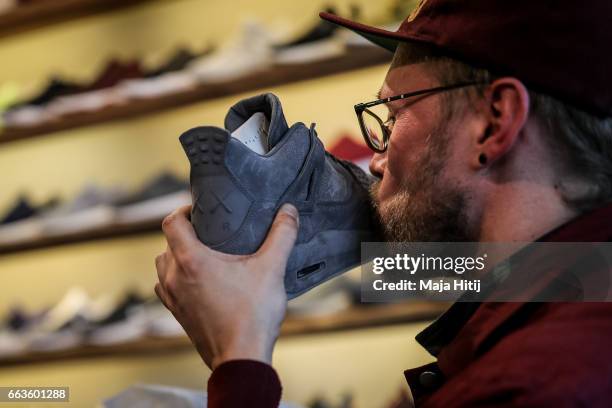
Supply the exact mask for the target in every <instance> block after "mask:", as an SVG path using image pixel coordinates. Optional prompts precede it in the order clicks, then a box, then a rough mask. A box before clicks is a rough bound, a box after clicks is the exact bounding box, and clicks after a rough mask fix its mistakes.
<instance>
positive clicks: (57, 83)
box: [3, 78, 83, 127]
mask: <svg viewBox="0 0 612 408" xmlns="http://www.w3.org/2000/svg"><path fill="white" fill-rule="evenodd" d="M82 90H83V87H81V86H80V85H78V84H75V83H73V82H68V81H64V80H61V79H59V78H52V79H51V81H50V82H49V84H48V85H47V87H46V88H45V89H44V90H43V91H42V92H41V93H40V94H38V95H37V96H35V97H33V98H32V99H29V100H27V101H24V102H21V103H18V104H15V105H13V106H11V107H10V108H9V109H8V110H7V111H6V112H4V114H3V121H4V123H5V124H6V125H8V126H14V127H27V126H35V125H38V124H39V123H41V122H45V121H48V120H51V119H52V118H53V117H54V115H53V114H52V113H51V112H50V111H49V110H48V109H47V106H46V105H47V104H48V103H49V102H51V101H53V100H54V99H56V98H59V97H61V96H64V95H70V94H74V93H77V92H81V91H82Z"/></svg>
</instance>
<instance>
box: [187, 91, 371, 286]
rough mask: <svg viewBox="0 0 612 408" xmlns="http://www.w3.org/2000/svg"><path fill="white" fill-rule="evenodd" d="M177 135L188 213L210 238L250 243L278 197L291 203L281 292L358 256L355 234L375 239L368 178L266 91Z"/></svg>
mask: <svg viewBox="0 0 612 408" xmlns="http://www.w3.org/2000/svg"><path fill="white" fill-rule="evenodd" d="M180 141H181V144H182V145H183V148H184V150H185V152H186V153H187V156H188V158H189V161H190V163H191V192H192V200H193V208H192V212H191V221H192V223H193V224H194V227H195V230H196V233H197V235H198V237H199V239H200V240H201V241H202V242H203V243H205V244H206V245H208V246H210V247H211V248H214V249H216V250H218V251H221V252H226V253H231V254H249V253H253V252H255V251H256V250H257V249H258V248H259V246H260V245H261V244H262V242H263V241H264V239H265V237H266V235H267V233H268V230H269V228H270V226H271V224H272V221H273V219H274V217H275V215H276V212H277V211H278V209H279V208H280V206H281V205H282V204H284V203H291V204H293V205H295V206H296V207H297V208H298V210H299V213H300V230H299V234H298V239H297V243H296V246H295V248H294V250H293V252H292V253H291V256H290V258H289V261H288V263H287V270H286V275H285V289H286V291H287V294H288V296H289V298H293V297H295V296H298V295H299V294H301V293H303V292H305V291H307V290H309V289H311V288H313V287H314V286H317V285H319V284H320V283H322V282H324V281H326V280H328V279H330V278H332V277H333V276H336V275H338V274H340V273H342V272H344V271H346V270H348V269H349V268H351V267H353V266H356V265H358V264H359V263H360V261H361V256H360V252H361V242H363V241H377V240H378V236H379V235H378V233H377V232H376V228H375V226H376V225H377V224H376V223H375V221H374V216H373V214H374V213H373V210H372V206H371V203H370V199H369V194H368V188H369V186H370V184H371V182H372V181H373V178H371V177H370V176H368V175H366V174H365V173H364V172H363V171H362V170H361V169H360V168H359V167H357V166H355V165H353V164H351V163H349V162H346V161H343V160H339V159H337V158H335V157H334V156H332V155H331V154H329V153H327V152H326V151H325V149H324V147H323V144H322V143H321V141H320V140H319V138H318V137H317V134H316V132H315V130H314V124H313V125H311V127H310V128H308V127H306V126H305V125H304V124H303V123H296V124H294V125H293V126H291V128H289V127H288V126H287V122H286V120H285V117H284V115H283V111H282V108H281V104H280V101H279V100H278V98H277V97H276V96H275V95H273V94H264V95H260V96H256V97H253V98H249V99H246V100H243V101H242V102H240V103H238V104H236V105H234V106H233V107H232V108H231V109H230V111H229V113H228V114H227V116H226V118H225V129H222V128H218V127H213V126H202V127H197V128H194V129H191V130H188V131H187V132H185V133H183V134H182V135H181V137H180ZM252 144H254V145H255V146H257V145H259V146H257V147H259V148H260V149H261V150H260V153H256V151H254V150H256V148H255V147H253V148H251V147H249V146H250V145H252ZM262 150H263V151H262Z"/></svg>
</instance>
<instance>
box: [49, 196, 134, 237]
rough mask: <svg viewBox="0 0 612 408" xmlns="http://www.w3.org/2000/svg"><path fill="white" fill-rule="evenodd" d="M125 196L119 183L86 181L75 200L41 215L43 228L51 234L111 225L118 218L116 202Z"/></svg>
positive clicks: (62, 233)
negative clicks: (107, 184)
mask: <svg viewBox="0 0 612 408" xmlns="http://www.w3.org/2000/svg"><path fill="white" fill-rule="evenodd" d="M125 196H126V193H125V192H124V191H123V190H122V189H121V188H119V187H114V188H108V189H104V188H100V187H98V186H96V185H93V184H90V185H87V186H85V187H84V188H83V190H82V191H81V192H80V193H79V194H78V195H77V196H76V198H75V199H74V200H73V201H71V202H69V203H66V204H64V205H62V206H59V207H57V208H55V209H53V210H52V211H47V212H45V213H44V214H43V215H42V217H41V223H42V232H43V234H45V235H48V236H51V235H64V234H71V233H76V232H81V231H86V230H89V229H94V228H100V227H103V226H105V225H109V224H111V223H112V222H113V221H114V219H115V207H114V204H115V203H117V202H119V201H120V200H121V199H123V198H125Z"/></svg>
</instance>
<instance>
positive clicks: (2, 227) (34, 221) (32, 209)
mask: <svg viewBox="0 0 612 408" xmlns="http://www.w3.org/2000/svg"><path fill="white" fill-rule="evenodd" d="M57 204H58V201H57V200H56V199H51V200H49V201H47V202H46V203H44V204H42V205H40V206H34V205H32V204H31V203H30V201H29V200H28V199H27V198H26V197H23V196H22V197H19V198H18V199H17V202H16V203H15V204H14V205H13V207H12V208H11V209H10V210H9V211H8V213H7V214H6V215H5V216H4V217H3V219H2V221H0V244H13V243H17V242H24V241H29V240H33V239H36V238H38V237H39V236H41V235H42V223H41V220H40V217H39V215H40V214H43V213H45V212H47V211H50V210H51V209H53V208H55V207H56V206H57Z"/></svg>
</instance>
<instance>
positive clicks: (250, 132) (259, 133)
mask: <svg viewBox="0 0 612 408" xmlns="http://www.w3.org/2000/svg"><path fill="white" fill-rule="evenodd" d="M269 129H270V122H269V121H268V118H266V115H264V114H263V112H257V113H255V114H253V116H251V117H250V118H249V119H248V120H247V121H246V122H244V123H243V124H242V125H241V126H240V127H239V128H238V129H236V130H234V131H233V132H232V137H233V138H235V139H238V140H240V141H241V142H242V143H243V144H244V145H245V146H247V147H248V148H249V149H251V150H252V151H254V152H255V153H257V154H260V155H264V154H266V153H268V151H269V149H268V131H269Z"/></svg>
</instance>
